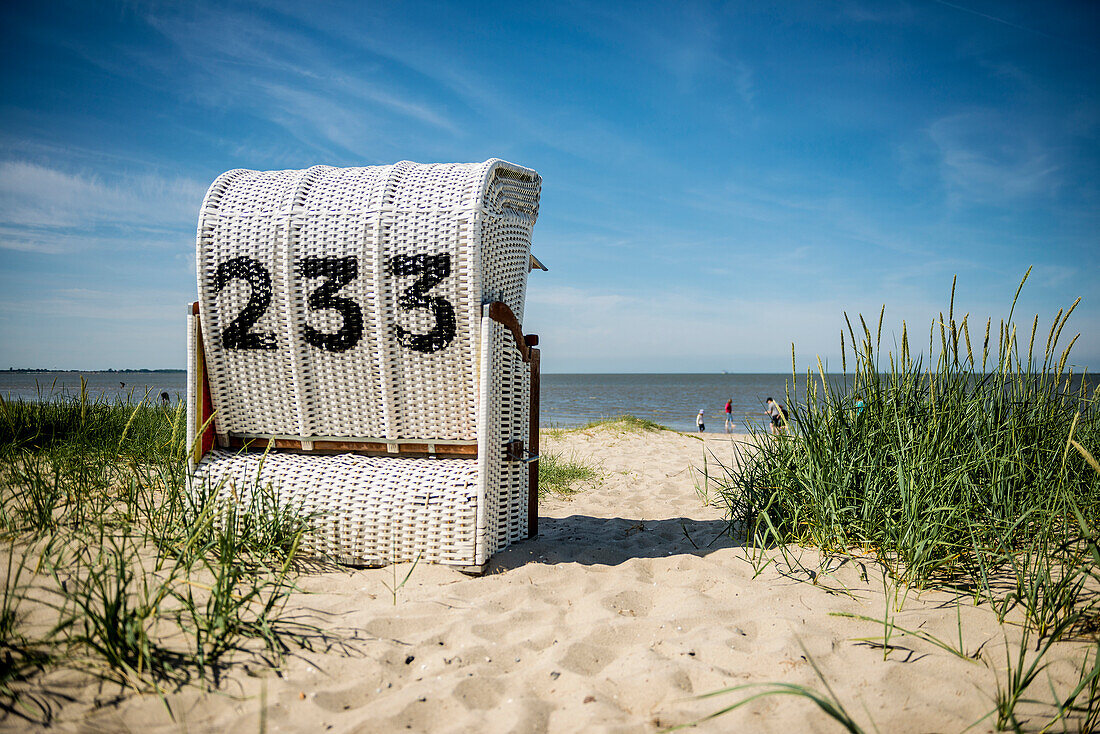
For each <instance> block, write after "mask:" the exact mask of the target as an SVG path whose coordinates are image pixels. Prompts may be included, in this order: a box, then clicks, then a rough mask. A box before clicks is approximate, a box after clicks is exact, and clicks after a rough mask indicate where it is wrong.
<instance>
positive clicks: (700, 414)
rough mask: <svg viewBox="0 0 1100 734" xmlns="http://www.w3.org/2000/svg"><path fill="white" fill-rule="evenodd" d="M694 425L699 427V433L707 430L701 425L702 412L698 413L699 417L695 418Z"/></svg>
mask: <svg viewBox="0 0 1100 734" xmlns="http://www.w3.org/2000/svg"><path fill="white" fill-rule="evenodd" d="M695 425H697V426H699V433H702V432H703V431H705V430H707V427H706V426H704V425H703V411H701V410H700V411H699V415H697V416H695Z"/></svg>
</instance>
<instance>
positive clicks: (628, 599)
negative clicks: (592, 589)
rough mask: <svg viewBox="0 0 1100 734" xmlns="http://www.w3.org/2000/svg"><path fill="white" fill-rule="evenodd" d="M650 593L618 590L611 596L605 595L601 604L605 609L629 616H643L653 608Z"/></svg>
mask: <svg viewBox="0 0 1100 734" xmlns="http://www.w3.org/2000/svg"><path fill="white" fill-rule="evenodd" d="M651 596H652V595H651V594H643V593H641V592H638V591H634V590H633V589H628V590H626V591H620V592H619V593H618V594H615V595H613V596H608V597H605V598H604V599H603V600H601V602H600V603H601V604H603V606H604V607H605V608H607V609H610V610H611V611H613V612H615V613H616V614H621V615H624V616H629V617H644V616H646V615H647V614H649V612H650V611H651V610H652V609H653V600H652V599H651V598H650V597H651Z"/></svg>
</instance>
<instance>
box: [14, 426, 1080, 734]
mask: <svg viewBox="0 0 1100 734" xmlns="http://www.w3.org/2000/svg"><path fill="white" fill-rule="evenodd" d="M743 438H745V437H743V436H728V435H725V434H722V433H708V434H705V435H703V436H702V437H700V436H698V435H688V434H679V433H675V432H671V431H658V432H648V433H647V432H626V431H620V430H616V429H614V428H613V427H607V426H604V427H600V428H596V429H590V430H583V431H572V432H551V433H549V434H544V436H543V447H542V448H543V450H542V453H543V454H547V453H557V454H560V455H562V456H564V457H566V458H573V459H576V460H579V461H583V462H586V463H589V464H592V465H595V466H596V467H598V469H599V479H597V480H595V481H594V482H591V483H589V484H588V485H586V486H583V487H581V488H580V491H579V492H578V493H576V494H575V495H573V496H572V497H570V498H560V497H550V498H548V499H546V500H545V501H544V502H543V504H542V506H541V511H540V527H539V530H540V532H539V536H538V538H537V539H534V540H531V541H526V542H523V543H520V544H518V545H515V546H513V547H512V548H510V549H508V550H507V551H506V552H503V553H500V554H498V555H497V556H495V557H494V558H493V561H492V563H491V565H490V568H489V570H488V571H487V573H486V574H485V575H484V576H482V577H470V576H467V575H464V574H463V573H461V572H459V571H456V570H454V569H450V568H446V567H440V566H428V565H422V566H418V567H416V568H415V569H414V570H413V572H412V575H411V576H410V577H409V579H408V582H407V583H406V585H405V586H404V587H403V588H400V589H399V590H398V591H397V593H396V596H395V595H394V594H392V593H391V591H390V590H388V588H387V585H390V586H392V584H393V576H394V569H391V568H383V569H364V570H351V569H342V570H340V569H331V570H326V571H323V572H318V573H310V574H305V575H303V576H301V577H300V578H299V579H298V584H299V586H300V587H301V589H302V591H303V592H304V593H302V594H297V595H295V596H294V597H293V599H292V602H291V605H290V608H289V609H288V611H287V614H288V616H290V617H293V618H298V619H301V620H303V621H308V622H310V623H311V624H316V625H318V626H320V627H323V628H324V629H325V630H326V632H327V633H328V634H329V643H330V644H328V645H325V644H324V643H323V642H322V641H320V640H318V641H316V644H315V649H314V650H312V651H310V650H301V651H295V652H293V653H292V654H291V655H289V656H288V658H287V659H286V661H285V664H284V666H283V668H282V669H281V670H280V671H273V670H269V669H263V668H259V667H256V666H255V665H251V664H248V665H246V664H243V663H242V664H239V665H235V666H234V667H233V668H232V669H231V670H230V672H229V674H228V677H227V679H225V680H224V681H223V682H222V684H221V686H220V688H219V690H217V691H215V692H210V691H203V690H202V689H200V688H199V687H197V686H196V687H189V688H186V689H184V690H182V691H178V692H174V693H168V694H167V695H166V696H164V698H163V699H162V698H161V697H159V696H156V695H136V694H133V693H125V694H123V695H121V696H120V695H118V693H119V691H118V689H117V688H116V687H114V686H113V684H105V683H101V682H96V681H94V680H93V679H92V678H90V677H88V676H85V675H83V674H78V673H74V672H55V673H51V674H49V675H48V676H47V677H46V679H45V680H43V681H38V682H37V684H44V685H45V686H47V687H49V688H52V689H53V690H55V691H63V692H64V694H65V696H68V697H70V699H71V700H69V701H67V702H65V701H60V702H59V703H55V705H56V706H57V709H56V720H55V722H54V725H53V727H52V729H51V730H56V731H81V732H85V731H103V732H107V731H112V732H113V731H142V732H155V731H186V732H207V731H211V732H213V731H263V730H266V731H271V732H276V731H278V732H330V731H331V732H389V731H430V732H465V731H484V732H581V731H583V732H654V731H660V730H662V729H664V728H667V727H670V726H674V725H678V724H684V723H687V722H691V721H693V720H696V719H698V718H700V717H703V716H706V715H707V714H709V713H712V712H714V711H716V710H718V709H720V708H722V707H724V706H727V705H730V704H732V703H735V702H736V701H738V700H740V699H741V698H744V697H746V696H748V695H750V693H752V692H755V691H742V692H739V693H732V694H726V695H723V696H718V697H714V698H708V699H699V698H698V696H699V695H700V694H704V693H707V692H710V691H715V690H718V689H721V688H724V687H730V686H738V685H744V684H764V683H774V682H783V683H792V684H799V685H804V686H807V687H809V688H812V689H814V690H817V691H820V692H822V693H827V689H826V687H825V685H824V684H823V683H822V681H821V680H820V679H819V678H818V676H817V675H816V674H815V672H814V669H813V667H812V665H811V659H812V661H813V662H814V663H816V665H817V666H818V667H819V668H820V670H821V672H822V674H823V675H824V677H825V680H826V681H828V685H829V686H830V687H831V688H832V691H834V692H835V695H836V697H837V699H838V700H839V701H840V703H841V704H842V705H843V706H844V707H845V708H846V709H847V711H848V713H849V714H850V715H851V716H852V717H853V718H854V719H855V721H856V722H858V723H859V725H860V726H862V727H863V728H864V729H865V730H867V731H874V730H875V728H876V727H877V729H878V730H879V731H882V732H909V731H912V732H930V731H941V732H944V731H946V732H951V731H961V730H963V729H965V728H966V727H968V726H970V725H971V724H974V722H976V721H978V720H979V719H981V718H982V717H983V716H984V715H985V714H987V713H988V712H989V711H990V710H991V709H992V707H993V705H994V702H993V694H994V691H995V690H996V685H997V684H996V680H997V677H998V675H1000V676H1001V677H1002V678H1003V676H1004V671H1003V668H1004V666H1005V645H1006V636H1007V641H1008V642H1009V643H1010V644H1011V643H1015V642H1016V640H1018V638H1019V632H1018V628H1017V627H1015V626H1013V625H1011V624H1009V625H1005V626H1002V625H1000V624H998V622H997V619H996V616H995V615H994V613H993V612H992V611H991V610H990V609H989V607H988V605H986V606H978V607H976V606H974V605H973V604H971V603H970V602H969V600H963V602H962V603H961V605H955V604H953V603H952V601H953V597H952V596H951V595H949V594H947V593H943V592H926V593H921V594H918V593H917V592H915V591H911V592H910V593H909V594H908V595H906V596H904V598H902V597H901V596H899V597H896V599H895V596H894V595H893V593H892V592H891V593H890V594H888V595H885V594H884V588H883V582H882V577H881V574H880V573H879V572H878V571H876V569H875V568H874V567H873V566H871V565H870V564H861V563H859V562H858V561H849V562H847V563H845V564H843V565H841V566H840V567H839V568H834V569H833V570H832V572H830V573H823V574H819V575H818V576H817V579H816V583H814V582H813V581H812V580H811V579H810V576H809V574H807V573H805V572H803V571H799V570H797V569H791V568H789V566H787V565H786V564H784V563H782V562H776V563H770V564H767V565H766V566H765V567H763V568H762V569H760V568H759V566H760V564H757V565H756V566H754V564H753V563H751V562H750V561H749V560H748V558H747V553H746V550H745V549H744V548H742V547H741V545H740V543H739V542H737V541H735V540H733V539H731V538H730V537H729V536H728V534H726V533H725V532H724V531H725V529H726V523H725V521H724V519H723V511H722V509H721V508H720V507H715V506H708V505H707V504H705V503H704V495H705V492H703V491H700V490H701V489H703V488H704V485H705V482H704V477H703V474H702V472H701V469H702V467H703V466H704V457H707V458H706V465H707V467H708V471H709V472H711V473H713V472H714V470H715V464H714V461H715V459H718V460H720V461H722V462H723V463H726V464H729V463H730V462H731V461H732V459H733V444H732V442H733V441H735V440H740V439H743ZM790 550H791V552H792V553H794V554H795V555H800V556H801V558H802V562H803V563H805V564H806V565H807V566H808V567H809V568H811V569H815V568H816V567H817V559H818V557H817V556H816V555H815V553H814V552H812V551H808V550H806V551H803V550H800V549H790ZM771 557H779V554H778V553H777V552H772V553H771ZM396 570H397V579H398V581H400V579H401V578H402V577H404V575H405V574H406V572H407V571H408V566H407V565H404V566H400V567H398V568H397V569H396ZM899 607H900V609H899ZM833 613H847V614H855V615H866V616H870V617H875V618H878V619H882V617H883V616H884V615H885V614H887V613H889V614H890V615H891V617H892V618H893V620H894V622H895V623H896V624H897V625H900V626H901V627H905V628H907V629H912V630H920V631H921V632H923V633H926V634H928V635H933V636H935V637H936V638H938V639H940V640H944V641H947V642H950V643H952V644H956V645H957V644H958V642H959V636H960V632H959V629H960V628H961V637H962V648H963V649H964V650H965V651H967V652H975V651H980V654H981V656H982V657H983V658H984V659H985V661H987V662H982V661H980V660H968V659H963V658H962V657H959V656H956V655H953V654H951V653H949V652H947V651H945V650H943V649H941V648H939V647H937V646H935V645H933V644H930V643H929V642H927V641H925V640H921V639H918V638H916V637H914V636H900V635H898V634H895V637H894V638H893V639H892V640H891V643H892V644H893V645H895V649H893V650H892V651H891V652H890V654H889V656H888V657H886V659H885V660H884V654H883V649H882V647H881V645H878V644H876V643H875V642H873V640H874V639H881V637H882V633H883V628H882V625H881V624H879V625H875V624H873V623H870V622H866V621H859V620H855V619H851V618H845V617H840V616H832V615H833ZM858 638H870V639H871V640H872V641H860V640H859V639H858ZM1059 644H1060V647H1058V648H1057V654H1056V655H1054V656H1053V660H1054V662H1053V664H1052V665H1051V666H1050V667H1049V668H1048V669H1047V670H1046V671H1044V673H1043V674H1042V679H1041V680H1040V681H1039V682H1037V683H1036V684H1035V686H1034V690H1032V691H1031V693H1032V694H1033V695H1034V696H1035V697H1036V698H1040V699H1043V700H1049V699H1050V698H1051V695H1050V689H1049V685H1048V679H1047V676H1048V675H1049V681H1050V683H1052V684H1053V685H1054V687H1055V689H1056V690H1060V691H1061V690H1064V689H1065V687H1066V686H1067V685H1069V682H1070V681H1076V670H1075V666H1077V665H1079V663H1080V659H1081V657H1082V655H1083V647H1082V646H1081V645H1078V644H1076V643H1059ZM1012 649H1013V650H1015V645H1012ZM166 704H167V705H166ZM169 710H170V711H171V714H170V713H169ZM1020 710H1021V711H1023V712H1027V711H1035V716H1036V718H1035V719H1034V721H1036V722H1038V721H1041V717H1039V713H1041V712H1042V711H1047V710H1048V709H1039V708H1033V709H1028V708H1027V707H1026V706H1022V707H1021V708H1020ZM1048 716H1049V714H1048ZM3 726H4V728H6V729H8V730H13V731H14V730H24V729H26V727H27V724H26V722H24V721H21V720H19V719H17V718H15V717H11V716H9V717H7V718H6V719H5V720H4V723H3ZM699 730H700V731H715V732H719V731H767V732H796V731H822V732H835V731H840V730H841V727H840V725H839V724H838V723H836V722H835V721H834V720H832V719H830V718H828V717H827V716H826V715H825V714H823V713H822V712H821V711H820V710H819V709H818V708H817V707H816V706H815V705H814V704H813V703H812V702H810V701H809V700H806V699H804V698H796V697H791V696H772V697H767V698H763V699H759V700H757V701H754V702H752V703H750V704H748V705H746V706H744V707H742V708H739V709H737V710H735V711H732V712H730V713H728V714H726V715H724V716H722V717H720V718H717V719H713V720H711V721H708V722H704V723H703V724H701V725H700V726H699ZM992 730H993V722H992V719H986V720H984V721H982V722H981V723H979V724H978V725H977V726H975V727H974V728H973V729H971V731H992Z"/></svg>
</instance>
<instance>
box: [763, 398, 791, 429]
mask: <svg viewBox="0 0 1100 734" xmlns="http://www.w3.org/2000/svg"><path fill="white" fill-rule="evenodd" d="M767 405H768V409H767V410H765V411H764V414H765V415H769V416H771V419H772V433H773V434H775V433H782V432H783V431H784V430H785V428H786V422H787V411H786V409H785V408H783V406H781V405H780V404H779V403H777V402H775V401H774V400H773V399H771V398H768V400H767Z"/></svg>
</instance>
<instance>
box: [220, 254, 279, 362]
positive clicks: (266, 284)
mask: <svg viewBox="0 0 1100 734" xmlns="http://www.w3.org/2000/svg"><path fill="white" fill-rule="evenodd" d="M234 280H243V281H244V282H246V283H248V287H249V288H250V289H251V293H250V294H249V296H248V303H246V304H245V307H244V309H243V310H242V311H241V312H240V313H239V314H237V318H235V319H233V321H231V322H230V323H229V326H227V327H225V328H224V329H222V345H223V346H225V348H226V349H274V348H275V335H274V334H272V333H270V332H265V331H258V332H250V331H249V329H251V328H252V326H253V325H254V324H255V323H256V322H257V321H258V320H259V319H260V317H261V316H263V315H264V311H266V310H267V307H268V306H269V305H271V274H270V273H268V272H267V269H266V268H265V267H264V266H263V265H262V264H260V261H259V260H257V259H256V258H253V257H235V258H233V259H232V260H226V261H225V262H223V263H221V264H219V265H218V269H217V270H216V271H215V272H214V290H215V291H220V290H221V289H222V288H225V287H226V286H227V285H229V283H230V282H231V281H234Z"/></svg>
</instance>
